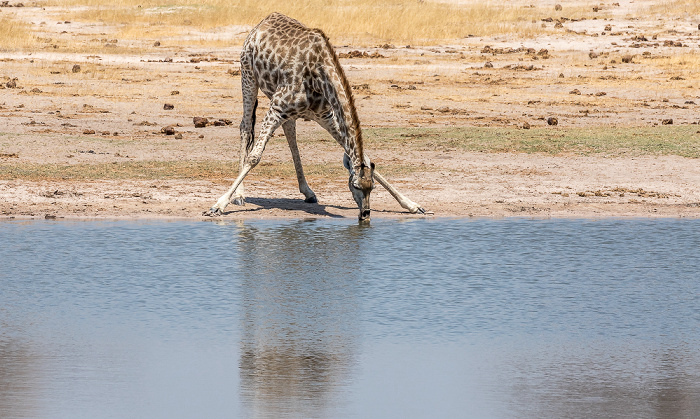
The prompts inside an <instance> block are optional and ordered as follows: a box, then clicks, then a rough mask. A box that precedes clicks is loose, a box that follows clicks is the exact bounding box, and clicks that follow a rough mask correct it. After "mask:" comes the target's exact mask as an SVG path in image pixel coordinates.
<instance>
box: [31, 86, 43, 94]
mask: <svg viewBox="0 0 700 419" xmlns="http://www.w3.org/2000/svg"><path fill="white" fill-rule="evenodd" d="M30 92H32V93H44V92H42V91H41V89H39V88H38V87H35V88H33V89H32V90H30Z"/></svg>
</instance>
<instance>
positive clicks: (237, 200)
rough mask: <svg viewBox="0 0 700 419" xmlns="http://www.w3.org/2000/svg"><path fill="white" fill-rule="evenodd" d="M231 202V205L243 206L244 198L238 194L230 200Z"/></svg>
mask: <svg viewBox="0 0 700 419" xmlns="http://www.w3.org/2000/svg"><path fill="white" fill-rule="evenodd" d="M231 203H232V204H233V205H240V206H245V198H243V197H242V196H239V197H238V198H235V199H234V200H233V201H231Z"/></svg>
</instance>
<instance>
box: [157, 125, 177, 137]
mask: <svg viewBox="0 0 700 419" xmlns="http://www.w3.org/2000/svg"><path fill="white" fill-rule="evenodd" d="M160 132H161V133H163V134H165V135H175V128H174V127H173V126H172V125H168V126H167V127H163V128H161V129H160Z"/></svg>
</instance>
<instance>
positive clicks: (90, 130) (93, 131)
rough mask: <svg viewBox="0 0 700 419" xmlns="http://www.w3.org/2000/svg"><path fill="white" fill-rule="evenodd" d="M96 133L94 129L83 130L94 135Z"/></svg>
mask: <svg viewBox="0 0 700 419" xmlns="http://www.w3.org/2000/svg"><path fill="white" fill-rule="evenodd" d="M94 133H95V130H94V129H86V130H84V131H83V134H85V135H93V134H94Z"/></svg>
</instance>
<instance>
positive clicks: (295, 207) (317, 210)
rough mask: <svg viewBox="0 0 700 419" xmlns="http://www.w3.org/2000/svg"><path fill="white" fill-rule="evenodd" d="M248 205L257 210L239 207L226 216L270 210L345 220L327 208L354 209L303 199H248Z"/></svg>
mask: <svg viewBox="0 0 700 419" xmlns="http://www.w3.org/2000/svg"><path fill="white" fill-rule="evenodd" d="M246 202H247V203H248V204H253V205H256V206H257V208H250V207H249V206H243V207H237V209H236V210H235V211H226V212H225V213H224V214H232V213H234V212H243V211H245V212H255V211H261V210H270V209H282V210H289V211H303V212H305V213H307V214H310V215H320V216H325V217H331V218H345V217H344V216H343V215H340V214H334V213H331V212H328V211H327V210H326V208H335V209H338V210H352V209H353V208H350V207H344V206H340V205H322V204H309V203H306V202H304V200H302V199H291V198H246Z"/></svg>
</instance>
